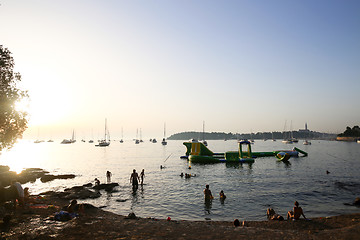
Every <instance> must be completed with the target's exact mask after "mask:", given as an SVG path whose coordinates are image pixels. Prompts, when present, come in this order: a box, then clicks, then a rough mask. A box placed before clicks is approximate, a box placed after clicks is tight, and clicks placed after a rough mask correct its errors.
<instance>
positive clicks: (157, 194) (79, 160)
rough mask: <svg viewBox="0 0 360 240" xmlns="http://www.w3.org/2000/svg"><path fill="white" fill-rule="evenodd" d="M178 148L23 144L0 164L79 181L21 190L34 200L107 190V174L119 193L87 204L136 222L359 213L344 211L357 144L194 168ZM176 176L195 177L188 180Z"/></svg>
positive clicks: (321, 144) (219, 146)
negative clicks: (139, 177)
mask: <svg viewBox="0 0 360 240" xmlns="http://www.w3.org/2000/svg"><path fill="white" fill-rule="evenodd" d="M182 143H183V141H168V145H166V146H163V145H161V143H152V142H148V141H145V142H144V143H140V144H134V142H133V141H131V140H128V141H125V142H124V143H120V142H119V141H112V142H111V144H110V146H109V147H95V146H94V145H95V144H94V143H92V144H91V143H87V142H86V143H84V142H76V143H74V144H60V141H58V142H53V143H48V142H43V143H39V144H35V143H33V142H32V141H26V140H23V141H20V142H19V143H17V144H16V145H15V146H14V147H13V148H12V149H11V150H9V151H5V152H3V153H2V154H1V155H0V164H1V165H8V166H10V168H11V170H13V171H17V172H20V171H21V170H22V169H23V168H30V167H37V168H42V169H44V170H47V171H49V172H50V173H51V174H75V175H76V178H74V179H68V180H54V181H51V182H47V183H42V182H41V181H40V180H37V181H36V182H35V183H27V184H24V187H29V188H30V192H31V193H32V194H38V193H41V192H44V191H49V190H56V191H62V190H64V189H65V188H68V187H72V186H78V185H83V184H86V183H89V182H92V183H94V179H95V178H98V179H100V181H101V183H105V182H106V171H110V172H111V173H112V179H111V180H112V182H116V183H118V184H119V187H117V188H116V189H115V190H116V191H115V192H113V193H107V192H105V191H101V194H102V195H101V197H100V198H97V199H87V200H84V202H88V203H91V204H93V205H95V206H98V207H103V208H104V209H105V210H107V211H111V212H114V213H118V214H121V215H128V214H129V213H130V212H134V213H135V214H136V216H139V217H152V218H159V219H165V218H167V217H171V218H172V219H175V220H226V221H232V220H233V219H234V218H239V219H246V220H264V219H266V209H267V208H269V207H271V208H273V209H274V210H275V211H276V212H277V213H279V214H281V215H283V216H284V217H286V213H287V211H289V210H291V209H292V207H293V203H294V201H295V200H297V201H298V202H299V203H300V206H302V207H303V210H304V213H305V215H306V216H307V217H309V218H312V217H319V216H323V217H325V216H332V215H338V214H345V213H353V212H359V211H360V208H357V207H355V206H349V205H346V204H347V203H352V202H353V201H354V200H355V198H356V197H360V178H359V176H360V144H358V143H355V142H350V143H349V142H336V141H320V140H313V141H312V145H303V144H302V141H299V143H296V144H283V143H281V141H275V142H273V141H271V140H268V141H263V140H257V141H255V143H254V145H252V149H253V151H259V152H260V151H273V150H289V149H292V148H293V147H297V148H300V149H302V150H304V151H305V152H308V154H309V155H308V156H307V157H299V158H291V159H290V163H289V164H284V163H283V162H278V161H277V160H276V158H275V157H266V158H257V159H256V160H255V162H254V163H253V164H226V163H217V164H191V163H190V162H188V161H187V160H183V159H180V156H182V155H184V154H185V150H186V148H185V146H184V145H183V144H182ZM208 147H209V149H210V150H212V151H214V152H225V151H236V150H237V149H238V145H237V142H236V141H235V140H228V141H220V140H214V141H211V140H209V141H208ZM161 165H162V166H165V168H163V169H161V168H160V166H161ZM190 165H191V169H189V166H190ZM133 169H136V170H137V172H138V173H140V172H141V170H142V169H145V180H144V185H143V186H139V188H138V189H137V190H136V191H133V189H132V186H131V185H130V174H131V173H132V170H133ZM327 171H329V172H330V173H329V174H327ZM181 173H190V174H192V175H196V176H195V177H191V178H188V179H185V178H182V177H180V174H181ZM206 184H209V185H210V190H211V191H212V194H213V195H214V199H213V200H212V201H211V202H205V201H204V196H203V189H204V188H205V185H206ZM221 190H223V191H224V192H225V195H226V196H227V198H226V200H225V201H220V199H219V192H220V191H221Z"/></svg>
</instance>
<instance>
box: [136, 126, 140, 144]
mask: <svg viewBox="0 0 360 240" xmlns="http://www.w3.org/2000/svg"><path fill="white" fill-rule="evenodd" d="M138 134H139V129H136V139H135V144H139V143H140V141H139V139H138Z"/></svg>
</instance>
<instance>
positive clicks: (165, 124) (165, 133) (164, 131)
mask: <svg viewBox="0 0 360 240" xmlns="http://www.w3.org/2000/svg"><path fill="white" fill-rule="evenodd" d="M165 136H166V123H164V139H165Z"/></svg>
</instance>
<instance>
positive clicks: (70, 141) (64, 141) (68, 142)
mask: <svg viewBox="0 0 360 240" xmlns="http://www.w3.org/2000/svg"><path fill="white" fill-rule="evenodd" d="M74 142H76V140H75V131H74V130H73V132H72V136H71V139H64V140H62V142H61V144H70V143H74Z"/></svg>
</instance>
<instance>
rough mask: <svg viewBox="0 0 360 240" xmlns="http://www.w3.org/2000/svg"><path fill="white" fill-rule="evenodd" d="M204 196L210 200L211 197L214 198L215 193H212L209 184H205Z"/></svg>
mask: <svg viewBox="0 0 360 240" xmlns="http://www.w3.org/2000/svg"><path fill="white" fill-rule="evenodd" d="M204 197H205V200H210V199H213V198H214V197H213V195H212V193H211V190H210V189H209V185H206V186H205V189H204Z"/></svg>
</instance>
